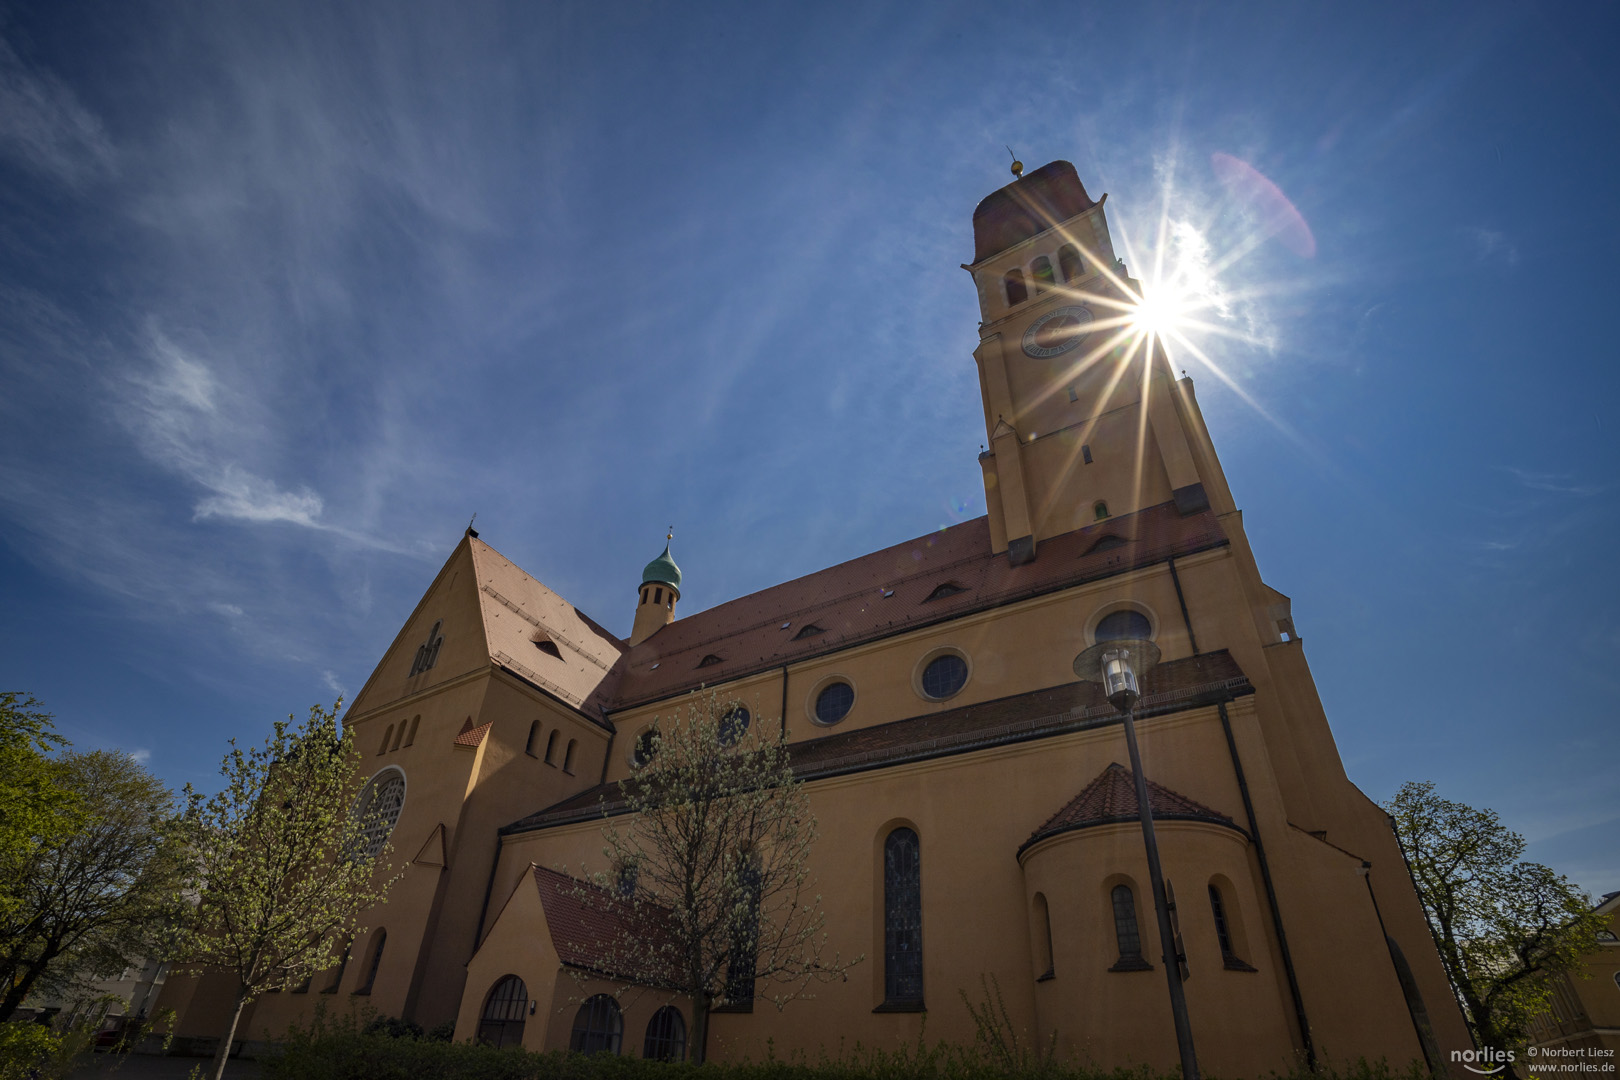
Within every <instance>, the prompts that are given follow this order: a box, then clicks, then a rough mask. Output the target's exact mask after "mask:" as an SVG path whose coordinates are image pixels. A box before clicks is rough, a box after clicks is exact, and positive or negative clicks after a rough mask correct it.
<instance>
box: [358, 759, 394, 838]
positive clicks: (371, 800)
mask: <svg viewBox="0 0 1620 1080" xmlns="http://www.w3.org/2000/svg"><path fill="white" fill-rule="evenodd" d="M404 808H405V776H404V774H403V773H401V772H400V771H399V770H398V769H396V768H394V767H393V766H389V767H388V768H386V769H384V770H383V771H382V772H380V773H378V774H377V775H376V776H373V777H372V778H371V782H370V783H368V784H367V785H366V788H365V790H364V791H362V792H361V793H360V801H359V803H358V804H357V805H356V807H355V813H356V816H357V817H359V819H360V823H361V834H362V835H363V836H364V837H365V847H364V848H362V849H361V850H362V851H364V852H365V854H366V857H367V858H372V857H374V856H376V854H377V853H378V852H379V851H381V850H382V846H383V844H384V843H385V842H386V841H387V840H388V836H389V834H390V833H392V832H393V831H394V823H395V822H396V821H398V820H399V812H400V811H401V810H403V809H404Z"/></svg>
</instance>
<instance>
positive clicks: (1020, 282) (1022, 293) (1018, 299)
mask: <svg viewBox="0 0 1620 1080" xmlns="http://www.w3.org/2000/svg"><path fill="white" fill-rule="evenodd" d="M1001 287H1002V288H1003V289H1005V290H1006V291H1007V306H1008V307H1017V306H1018V305H1019V304H1022V303H1023V302H1024V301H1025V300H1028V299H1029V290H1028V289H1027V288H1025V287H1024V272H1023V271H1022V270H1009V271H1007V276H1006V277H1003V278H1002V279H1001Z"/></svg>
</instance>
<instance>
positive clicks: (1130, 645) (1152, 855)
mask: <svg viewBox="0 0 1620 1080" xmlns="http://www.w3.org/2000/svg"><path fill="white" fill-rule="evenodd" d="M1158 662H1159V647H1158V646H1157V645H1155V644H1153V642H1151V641H1147V640H1144V639H1140V638H1127V639H1123V640H1117V641H1099V642H1098V643H1097V644H1095V645H1093V646H1092V647H1091V648H1089V649H1087V650H1086V651H1085V652H1083V653H1081V654H1080V655H1079V656H1077V657H1075V658H1074V673H1075V674H1076V675H1078V676H1080V677H1081V678H1082V679H1085V680H1087V681H1089V682H1098V683H1102V685H1103V694H1104V695H1105V696H1106V697H1107V698H1108V702H1109V704H1111V705H1112V706H1113V707H1114V708H1115V709H1117V710H1119V713H1120V715H1121V716H1122V717H1124V720H1125V746H1126V749H1127V750H1128V751H1129V752H1130V755H1131V776H1132V778H1133V779H1134V780H1135V781H1136V808H1137V813H1138V815H1139V816H1140V817H1141V820H1142V844H1143V846H1144V847H1146V848H1147V861H1148V879H1149V881H1150V882H1151V883H1152V888H1153V911H1154V914H1155V915H1157V916H1158V922H1159V946H1160V950H1161V952H1162V957H1161V958H1162V960H1163V962H1164V974H1165V979H1166V980H1167V981H1168V982H1169V984H1170V1015H1171V1016H1172V1018H1174V1020H1175V1024H1176V1049H1177V1050H1179V1051H1180V1052H1181V1075H1182V1077H1183V1078H1184V1080H1199V1074H1198V1055H1197V1053H1196V1052H1195V1051H1194V1050H1193V1038H1192V1024H1191V1023H1190V1022H1189V1020H1188V1019H1187V994H1186V990H1185V988H1183V986H1182V985H1181V984H1182V982H1183V981H1185V979H1186V975H1184V974H1183V963H1182V957H1181V955H1180V948H1179V946H1180V942H1179V938H1178V936H1177V934H1176V931H1175V928H1174V927H1173V926H1172V925H1171V922H1170V898H1169V896H1168V895H1167V894H1166V891H1165V885H1164V869H1163V868H1162V867H1161V866H1160V864H1159V841H1158V838H1157V837H1156V836H1155V835H1154V832H1153V809H1152V807H1150V806H1149V805H1148V788H1147V777H1146V776H1144V775H1143V773H1142V755H1141V754H1140V753H1139V752H1138V751H1137V749H1136V720H1135V717H1134V715H1133V710H1134V709H1135V708H1136V703H1137V701H1138V700H1139V699H1140V698H1141V696H1142V691H1141V688H1140V687H1139V686H1138V685H1137V681H1136V676H1137V672H1138V671H1140V672H1141V673H1142V674H1144V675H1145V674H1147V672H1148V670H1149V669H1150V668H1152V667H1153V665H1154V664H1157V663H1158Z"/></svg>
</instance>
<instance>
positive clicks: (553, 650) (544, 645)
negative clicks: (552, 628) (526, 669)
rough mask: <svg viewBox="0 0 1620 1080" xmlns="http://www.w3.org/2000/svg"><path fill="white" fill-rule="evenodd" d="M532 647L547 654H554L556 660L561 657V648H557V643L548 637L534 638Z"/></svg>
mask: <svg viewBox="0 0 1620 1080" xmlns="http://www.w3.org/2000/svg"><path fill="white" fill-rule="evenodd" d="M534 647H535V648H537V649H539V650H540V651H541V652H543V653H545V654H546V655H547V656H554V657H556V658H557V659H558V660H561V659H562V650H561V649H559V648H557V643H556V642H555V641H552V640H551V639H550V638H548V637H539V638H536V639H535V641H534Z"/></svg>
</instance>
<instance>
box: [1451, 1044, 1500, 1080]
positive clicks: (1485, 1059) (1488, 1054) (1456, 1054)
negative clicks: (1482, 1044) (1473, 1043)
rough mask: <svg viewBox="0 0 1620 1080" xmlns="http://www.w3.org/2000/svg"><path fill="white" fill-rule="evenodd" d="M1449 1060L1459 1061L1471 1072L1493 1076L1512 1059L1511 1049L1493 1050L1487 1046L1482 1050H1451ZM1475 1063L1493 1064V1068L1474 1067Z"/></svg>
mask: <svg viewBox="0 0 1620 1080" xmlns="http://www.w3.org/2000/svg"><path fill="white" fill-rule="evenodd" d="M1451 1060H1452V1061H1456V1062H1461V1063H1462V1067H1463V1068H1465V1069H1467V1070H1468V1071H1469V1072H1471V1073H1478V1074H1479V1075H1481V1076H1495V1075H1496V1074H1497V1073H1499V1072H1501V1071H1502V1070H1503V1069H1505V1068H1507V1067H1508V1063H1509V1062H1511V1061H1512V1060H1513V1051H1512V1050H1493V1049H1491V1048H1490V1047H1488V1046H1487V1047H1486V1048H1485V1049H1483V1050H1453V1051H1452V1052H1451ZM1476 1063H1477V1064H1479V1065H1493V1064H1494V1065H1495V1068H1491V1069H1481V1068H1476V1067H1475V1065H1476Z"/></svg>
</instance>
